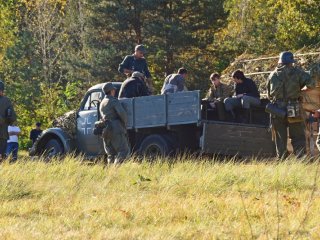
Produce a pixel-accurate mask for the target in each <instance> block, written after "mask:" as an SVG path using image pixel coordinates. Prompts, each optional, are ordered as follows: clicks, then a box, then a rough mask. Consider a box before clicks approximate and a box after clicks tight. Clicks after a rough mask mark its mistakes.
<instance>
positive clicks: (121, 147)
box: [103, 133, 130, 163]
mask: <svg viewBox="0 0 320 240" xmlns="http://www.w3.org/2000/svg"><path fill="white" fill-rule="evenodd" d="M103 145H104V149H105V152H106V153H107V155H108V163H122V162H123V161H124V160H125V159H126V158H127V157H128V156H129V154H130V145H129V141H128V137H127V135H126V134H125V133H117V134H112V137H111V138H108V139H103Z"/></svg>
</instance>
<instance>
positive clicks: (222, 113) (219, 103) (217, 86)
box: [206, 73, 232, 121]
mask: <svg viewBox="0 0 320 240" xmlns="http://www.w3.org/2000/svg"><path fill="white" fill-rule="evenodd" d="M210 80H211V83H212V85H211V87H210V89H209V91H208V93H207V96H206V100H207V101H208V102H209V105H210V107H211V108H213V109H214V108H215V109H217V112H218V118H219V120H220V121H225V120H226V110H225V107H224V102H223V101H224V100H225V98H227V97H230V96H232V88H230V86H228V85H226V84H224V83H221V82H220V75H219V74H218V73H212V74H211V75H210Z"/></svg>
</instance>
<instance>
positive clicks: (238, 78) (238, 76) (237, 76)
mask: <svg viewBox="0 0 320 240" xmlns="http://www.w3.org/2000/svg"><path fill="white" fill-rule="evenodd" d="M231 77H232V79H233V81H234V82H235V83H242V82H243V81H244V80H245V79H246V77H245V76H244V73H243V72H242V71H241V70H236V71H234V72H233V73H232V74H231Z"/></svg>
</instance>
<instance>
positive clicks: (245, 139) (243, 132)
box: [202, 122, 276, 157]
mask: <svg viewBox="0 0 320 240" xmlns="http://www.w3.org/2000/svg"><path fill="white" fill-rule="evenodd" d="M202 150H203V152H205V153H213V154H222V155H239V156H259V157H273V156H275V154H276V153H275V146H274V143H273V142H272V139H271V131H270V130H269V128H267V127H264V126H257V125H245V124H233V123H221V122H205V123H204V125H203V144H202Z"/></svg>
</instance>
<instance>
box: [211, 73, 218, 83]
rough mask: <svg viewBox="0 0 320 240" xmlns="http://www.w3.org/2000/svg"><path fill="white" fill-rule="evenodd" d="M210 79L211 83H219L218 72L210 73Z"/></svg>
mask: <svg viewBox="0 0 320 240" xmlns="http://www.w3.org/2000/svg"><path fill="white" fill-rule="evenodd" d="M210 81H211V83H212V84H213V85H215V86H218V85H219V84H220V75H219V74H218V73H212V74H211V75H210Z"/></svg>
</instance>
